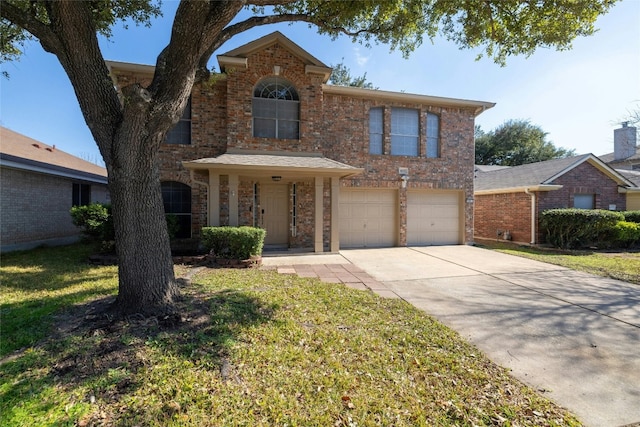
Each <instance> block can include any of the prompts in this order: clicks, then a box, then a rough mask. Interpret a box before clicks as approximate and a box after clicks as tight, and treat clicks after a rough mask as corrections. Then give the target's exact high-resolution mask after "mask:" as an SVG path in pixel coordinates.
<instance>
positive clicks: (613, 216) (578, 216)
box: [541, 209, 625, 249]
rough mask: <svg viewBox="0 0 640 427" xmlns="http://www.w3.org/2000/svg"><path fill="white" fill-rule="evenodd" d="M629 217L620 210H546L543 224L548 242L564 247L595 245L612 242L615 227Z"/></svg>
mask: <svg viewBox="0 0 640 427" xmlns="http://www.w3.org/2000/svg"><path fill="white" fill-rule="evenodd" d="M624 219H625V217H624V215H623V214H622V213H620V212H614V211H608V210H603V209H550V210H547V211H544V212H542V216H541V226H542V228H543V229H544V230H545V231H546V236H547V242H549V243H551V244H552V245H554V246H557V247H559V248H563V249H575V248H580V247H585V246H590V245H594V244H599V243H604V244H607V245H611V244H612V243H613V241H614V240H616V237H615V235H616V234H615V231H614V228H615V226H616V224H617V223H618V222H619V221H624Z"/></svg>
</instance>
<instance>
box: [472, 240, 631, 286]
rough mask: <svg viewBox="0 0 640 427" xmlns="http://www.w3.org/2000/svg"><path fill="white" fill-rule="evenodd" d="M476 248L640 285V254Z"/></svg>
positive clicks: (512, 246) (508, 245) (500, 246)
mask: <svg viewBox="0 0 640 427" xmlns="http://www.w3.org/2000/svg"><path fill="white" fill-rule="evenodd" d="M479 246H481V247H484V248H488V249H492V250H496V251H499V252H503V253H506V254H511V255H517V256H521V257H525V258H530V259H534V260H537V261H542V262H547V263H549V264H554V265H559V266H562V267H567V268H571V269H573V270H577V271H583V272H585V273H591V274H596V275H599V276H604V277H610V278H613V279H619V280H624V281H626V282H630V283H635V284H640V251H562V250H555V249H545V248H536V247H530V246H520V245H516V244H513V243H506V242H489V241H487V242H484V241H483V242H482V244H481V245H479Z"/></svg>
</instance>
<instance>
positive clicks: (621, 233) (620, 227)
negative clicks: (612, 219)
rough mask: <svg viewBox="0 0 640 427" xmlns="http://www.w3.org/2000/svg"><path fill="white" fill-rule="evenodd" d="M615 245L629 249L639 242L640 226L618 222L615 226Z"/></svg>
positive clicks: (627, 222) (633, 223) (634, 223)
mask: <svg viewBox="0 0 640 427" xmlns="http://www.w3.org/2000/svg"><path fill="white" fill-rule="evenodd" d="M613 229H614V233H615V245H616V246H618V247H623V248H630V247H632V246H633V245H635V244H636V243H638V242H640V224H639V223H636V222H629V221H618V223H617V224H616V225H615V227H614V228H613Z"/></svg>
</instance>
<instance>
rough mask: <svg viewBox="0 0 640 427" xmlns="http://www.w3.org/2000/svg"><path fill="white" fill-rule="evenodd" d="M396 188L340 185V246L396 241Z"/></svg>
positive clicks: (363, 245) (391, 242) (368, 245)
mask: <svg viewBox="0 0 640 427" xmlns="http://www.w3.org/2000/svg"><path fill="white" fill-rule="evenodd" d="M397 198H398V196H397V192H396V190H379V189H361V188H358V189H350V188H341V189H340V247H342V248H367V247H382V246H395V245H396V235H397V233H396V230H397V219H396V218H397V214H396V211H397V209H396V203H397Z"/></svg>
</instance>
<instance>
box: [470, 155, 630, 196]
mask: <svg viewBox="0 0 640 427" xmlns="http://www.w3.org/2000/svg"><path fill="white" fill-rule="evenodd" d="M585 161H589V162H592V163H594V164H597V165H599V166H600V167H601V168H604V169H605V170H606V171H607V172H608V173H609V174H610V175H611V176H612V177H614V178H616V179H618V180H621V181H623V182H624V180H625V177H624V176H623V175H621V174H620V173H619V171H617V172H616V171H615V170H614V169H611V168H610V167H608V166H607V165H606V164H605V163H603V162H602V161H601V160H600V159H599V158H598V157H596V156H594V155H593V154H582V155H580V156H573V157H565V158H562V159H553V160H547V161H545V162H537V163H529V164H526V165H520V166H513V167H510V168H505V169H498V170H489V171H483V170H482V168H476V178H475V180H474V187H475V191H487V190H498V189H507V188H524V187H534V186H538V185H551V184H553V181H554V180H555V179H556V178H557V177H558V176H559V175H562V174H564V173H566V172H568V171H569V170H571V169H573V168H574V167H576V166H578V165H580V164H581V163H583V162H585ZM626 184H631V182H629V181H628V180H627V182H626Z"/></svg>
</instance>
